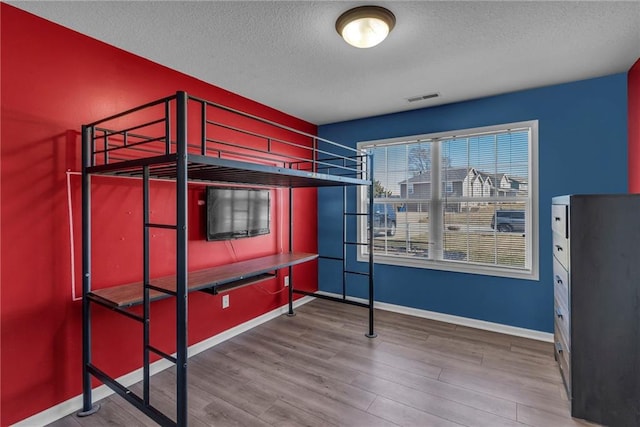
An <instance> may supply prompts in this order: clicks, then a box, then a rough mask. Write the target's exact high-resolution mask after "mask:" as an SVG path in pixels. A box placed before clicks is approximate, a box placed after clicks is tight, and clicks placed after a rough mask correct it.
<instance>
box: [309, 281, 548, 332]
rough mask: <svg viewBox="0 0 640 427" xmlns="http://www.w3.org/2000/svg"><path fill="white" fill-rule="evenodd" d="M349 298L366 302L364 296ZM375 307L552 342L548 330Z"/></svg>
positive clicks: (380, 304)
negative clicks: (542, 330)
mask: <svg viewBox="0 0 640 427" xmlns="http://www.w3.org/2000/svg"><path fill="white" fill-rule="evenodd" d="M318 293H319V294H323V295H328V296H332V297H338V298H341V297H342V295H341V294H335V293H331V292H324V291H318ZM349 299H351V300H353V301H359V302H363V303H365V304H366V303H367V300H366V299H364V298H353V297H350V298H349ZM373 306H374V307H375V308H377V309H380V310H385V311H392V312H394V313H400V314H407V315H409V316H415V317H423V318H425V319H430V320H438V321H440V322H447V323H452V324H454V325H460V326H468V327H470V328H476V329H482V330H485V331H491V332H499V333H501V334H506V335H513V336H516V337H524V338H530V339H532V340H537V341H544V342H553V334H551V333H548V332H541V331H536V330H533V329H526V328H519V327H517V326H509V325H503V324H501V323H493V322H487V321H485V320H477V319H470V318H468V317H461V316H454V315H452V314H444V313H438V312H435V311H428V310H421V309H419V308H412V307H405V306H402V305H395V304H389V303H386V302H378V301H376V302H374V305H373Z"/></svg>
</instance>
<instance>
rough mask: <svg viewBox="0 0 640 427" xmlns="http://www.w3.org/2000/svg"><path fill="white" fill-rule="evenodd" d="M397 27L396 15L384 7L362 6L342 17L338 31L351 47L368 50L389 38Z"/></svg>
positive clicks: (337, 27)
mask: <svg viewBox="0 0 640 427" xmlns="http://www.w3.org/2000/svg"><path fill="white" fill-rule="evenodd" d="M395 25H396V17H395V15H394V14H393V13H391V12H390V11H389V10H387V9H385V8H384V7H380V6H360V7H356V8H354V9H350V10H347V11H346V12H345V13H343V14H342V15H340V17H339V18H338V20H337V21H336V31H338V34H340V35H341V36H342V38H343V39H344V41H346V42H347V43H349V44H350V45H351V46H355V47H358V48H367V47H373V46H375V45H377V44H379V43H380V42H382V41H383V40H384V39H385V38H387V35H388V34H389V33H390V32H391V30H392V29H393V27H394V26H395Z"/></svg>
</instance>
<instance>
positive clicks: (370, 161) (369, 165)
mask: <svg viewBox="0 0 640 427" xmlns="http://www.w3.org/2000/svg"><path fill="white" fill-rule="evenodd" d="M366 158H367V171H368V173H369V180H370V181H371V185H369V215H368V221H369V246H368V248H369V333H367V334H366V336H367V337H369V338H375V337H377V336H378V334H376V333H375V332H374V330H373V300H374V298H373V296H374V295H373V236H374V232H373V198H374V196H375V181H374V180H373V154H372V153H368V154H367V156H366Z"/></svg>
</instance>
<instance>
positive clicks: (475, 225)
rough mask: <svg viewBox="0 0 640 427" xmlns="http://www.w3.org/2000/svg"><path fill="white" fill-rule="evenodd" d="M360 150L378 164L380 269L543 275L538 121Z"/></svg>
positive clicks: (377, 251)
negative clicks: (540, 270) (386, 265)
mask: <svg viewBox="0 0 640 427" xmlns="http://www.w3.org/2000/svg"><path fill="white" fill-rule="evenodd" d="M359 148H361V149H366V150H368V151H369V152H370V153H372V154H373V158H374V161H373V164H374V179H375V181H376V182H375V186H374V192H375V200H374V205H373V206H374V212H373V227H374V256H375V257H376V262H379V263H389V264H399V265H408V266H415V267H425V268H436V269H446V270H454V271H465V272H472V273H480V274H490V275H500V276H507V277H522V278H537V274H538V273H537V250H536V248H537V244H538V239H537V229H538V221H537V172H536V171H537V164H536V163H537V122H536V121H532V122H521V123H512V124H507V125H501V126H491V127H486V128H477V129H469V130H464V131H454V132H445V133H439V134H431V135H420V136H411V137H406V138H395V139H391V140H381V141H368V142H361V143H360V144H359ZM366 197H367V195H366V194H365V193H364V192H361V193H359V198H360V204H359V205H360V210H361V211H363V212H364V211H366V209H367V206H368V204H367V199H366ZM366 231H367V224H364V222H363V223H361V224H360V228H359V239H360V241H366V239H367V236H368V234H367V233H366ZM362 251H363V252H362V255H364V251H366V247H363V249H362Z"/></svg>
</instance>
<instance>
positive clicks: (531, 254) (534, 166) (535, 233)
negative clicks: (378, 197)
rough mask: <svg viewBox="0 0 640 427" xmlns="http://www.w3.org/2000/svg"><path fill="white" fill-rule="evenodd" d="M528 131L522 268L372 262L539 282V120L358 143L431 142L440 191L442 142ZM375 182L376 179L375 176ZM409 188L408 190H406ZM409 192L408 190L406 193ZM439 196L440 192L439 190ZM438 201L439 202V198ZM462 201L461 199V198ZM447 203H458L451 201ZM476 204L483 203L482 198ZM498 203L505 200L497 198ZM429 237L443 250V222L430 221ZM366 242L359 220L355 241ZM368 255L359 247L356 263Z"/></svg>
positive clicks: (389, 259)
mask: <svg viewBox="0 0 640 427" xmlns="http://www.w3.org/2000/svg"><path fill="white" fill-rule="evenodd" d="M522 128H529V129H530V139H529V144H528V156H529V157H528V158H529V165H528V166H529V170H528V174H529V176H528V178H529V183H528V199H527V202H526V206H528V207H527V209H526V210H527V214H526V215H525V218H526V223H525V235H526V236H527V237H526V239H525V242H526V243H525V268H515V267H507V266H494V265H486V264H473V263H461V262H455V261H448V260H442V259H439V260H434V259H424V258H412V257H402V256H393V255H384V254H374V262H376V263H379V264H388V265H396V266H402V267H414V268H426V269H432V270H444V271H452V272H462V273H472V274H480V275H487V276H498V277H509V278H515V279H526V280H538V279H539V255H540V250H539V202H538V120H530V121H523V122H515V123H507V124H501V125H494V126H484V127H478V128H469V129H463V130H455V131H447V132H438V133H431V134H423V135H414V136H406V137H399V138H388V139H381V140H371V141H361V142H358V149H359V150H366V149H367V148H372V147H375V146H382V145H391V144H406V143H412V142H416V141H432V142H434V143H433V145H432V149H431V155H432V159H433V161H432V173H433V175H434V177H436V178H435V179H434V180H432V188H433V189H434V190H435V189H437V190H440V188H441V185H442V184H441V183H440V182H437V181H439V179H440V178H439V177H440V162H439V160H437V161H436V159H439V158H440V144H439V143H438V142H439V141H441V140H445V139H451V138H453V137H467V136H474V135H481V134H485V133H494V132H499V131H505V130H511V129H522ZM374 179H375V176H374ZM407 188H408V187H407ZM407 191H408V190H407ZM438 193H439V191H438ZM432 197H434V198H435V200H433V199H432V205H436V208H434V209H433V211H432V214H433V213H435V212H438V215H441V212H440V211H441V210H439V209H438V208H437V205H438V204H440V203H442V199H441V198H440V197H441V195H440V194H432ZM357 198H358V199H357V206H358V211H359V212H366V210H367V192H366V188H365V187H362V186H361V187H360V188H359V191H357ZM439 198H440V199H439ZM461 199H462V198H461ZM448 200H449V201H457V200H451V199H448ZM461 201H474V200H472V199H469V198H464V200H461ZM479 201H486V199H482V200H479ZM498 201H504V199H499V200H498ZM429 222H430V227H431V229H430V235H431V236H433V237H434V240H436V244H435V247H434V248H433V250H435V251H438V250H440V251H442V247H441V246H442V230H441V229H440V228H439V227H438V226H437V224H441V223H442V221H441V220H440V219H439V218H432V219H431V220H430V221H429ZM366 239H367V222H366V220H365V219H364V217H359V222H358V241H359V242H363V241H365V242H366ZM368 259H369V258H368V254H367V247H366V246H359V250H358V261H361V262H368Z"/></svg>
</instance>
